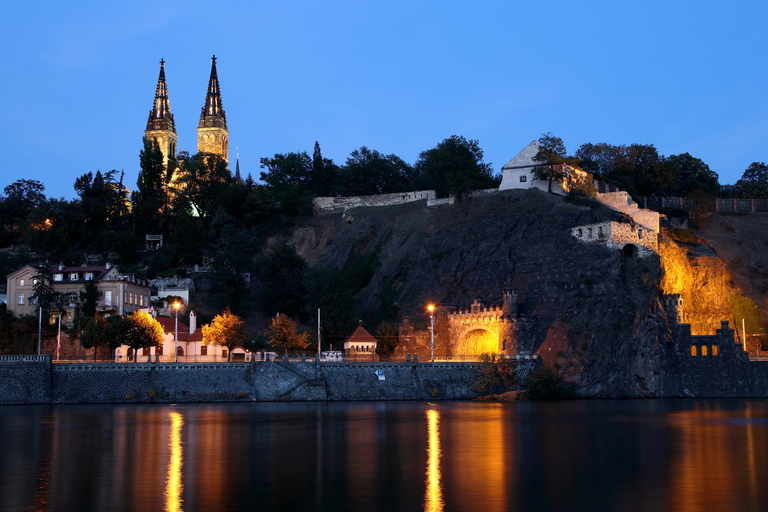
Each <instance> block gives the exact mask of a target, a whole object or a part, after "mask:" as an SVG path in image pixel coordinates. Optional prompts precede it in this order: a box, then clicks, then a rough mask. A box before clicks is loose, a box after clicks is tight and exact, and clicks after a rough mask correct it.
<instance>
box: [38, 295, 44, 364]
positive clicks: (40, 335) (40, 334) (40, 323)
mask: <svg viewBox="0 0 768 512" xmlns="http://www.w3.org/2000/svg"><path fill="white" fill-rule="evenodd" d="M37 303H38V306H39V307H40V319H39V320H38V322H37V355H40V345H41V344H42V342H43V305H42V304H40V297H38V298H37Z"/></svg>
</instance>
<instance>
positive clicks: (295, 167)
mask: <svg viewBox="0 0 768 512" xmlns="http://www.w3.org/2000/svg"><path fill="white" fill-rule="evenodd" d="M261 168H262V169H266V172H262V173H261V181H263V182H264V183H265V184H266V185H267V187H268V188H269V189H270V191H271V192H272V194H273V196H274V198H275V199H276V200H277V201H280V209H281V211H282V212H283V214H285V215H288V216H296V215H300V214H308V213H310V212H311V202H310V200H311V197H312V174H313V172H314V169H313V162H312V159H311V158H310V157H309V155H308V154H307V153H306V152H302V153H286V154H276V155H275V156H274V158H262V159H261Z"/></svg>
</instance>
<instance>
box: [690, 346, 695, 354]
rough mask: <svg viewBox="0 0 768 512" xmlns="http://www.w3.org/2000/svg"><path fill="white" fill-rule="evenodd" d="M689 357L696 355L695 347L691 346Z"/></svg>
mask: <svg viewBox="0 0 768 512" xmlns="http://www.w3.org/2000/svg"><path fill="white" fill-rule="evenodd" d="M691 355H692V356H695V355H696V345H691Z"/></svg>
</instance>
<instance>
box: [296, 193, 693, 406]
mask: <svg viewBox="0 0 768 512" xmlns="http://www.w3.org/2000/svg"><path fill="white" fill-rule="evenodd" d="M619 216H620V214H617V213H616V212H614V211H613V210H610V209H607V208H603V207H599V208H596V209H592V208H589V207H586V206H576V205H573V204H570V203H567V202H564V200H563V199H562V198H561V197H558V196H553V195H549V194H546V193H544V192H539V191H528V190H510V191H504V192H499V193H497V194H491V195H487V196H482V197H477V198H473V199H470V200H465V201H463V202H460V203H458V204H455V205H451V206H443V207H438V208H435V209H430V210H427V209H426V207H425V204H424V202H420V203H415V204H409V205H401V206H395V207H386V208H356V209H353V210H350V211H348V212H347V215H346V218H341V216H338V215H334V216H326V217H318V218H315V219H312V220H311V221H308V222H307V223H306V224H305V225H302V226H300V227H298V228H297V229H295V231H294V232H293V235H292V237H291V240H290V241H291V243H292V244H293V245H295V247H296V249H297V251H298V252H299V254H301V255H302V256H303V257H304V258H305V259H306V260H307V261H308V262H309V264H310V265H311V266H330V267H337V268H341V267H342V266H343V265H344V264H345V263H346V262H347V261H348V260H349V258H350V257H351V256H353V255H355V254H362V253H366V252H369V251H373V250H377V251H378V252H379V259H378V261H379V264H378V266H377V267H376V269H375V272H374V275H373V277H372V279H371V281H370V282H369V284H368V285H367V286H366V288H365V289H364V290H363V291H362V292H360V294H359V295H358V297H357V299H358V300H359V304H358V305H359V311H358V312H359V313H360V315H361V317H362V318H368V319H374V318H376V315H377V312H379V311H380V310H381V307H382V303H381V300H382V292H383V291H384V288H385V284H386V286H388V287H389V288H390V289H392V290H394V292H395V296H396V299H395V300H396V303H397V306H398V307H399V311H400V315H401V316H410V317H411V318H412V319H416V320H417V321H418V320H426V317H427V315H426V311H425V305H426V304H428V303H430V302H435V303H449V304H455V305H457V306H461V307H466V306H467V305H469V304H470V303H471V302H472V300H474V299H475V298H477V297H479V298H480V299H481V300H483V301H484V302H486V303H490V302H493V301H495V300H497V299H498V298H499V297H500V296H501V291H502V289H503V288H505V287H511V288H515V289H516V290H517V291H518V313H519V323H520V328H519V350H520V351H521V352H529V353H532V352H538V353H539V354H541V355H542V358H543V359H544V360H545V361H546V362H550V363H557V364H559V365H560V366H561V367H563V368H564V369H565V371H566V372H567V373H568V375H569V377H570V378H571V379H573V380H575V381H578V382H579V383H580V384H581V385H582V389H583V390H584V391H585V393H587V394H589V395H595V396H605V395H607V396H648V395H662V396H663V395H668V394H676V393H678V392H679V390H677V389H676V388H675V383H674V380H670V379H667V375H666V373H665V371H664V368H665V366H666V365H667V364H668V363H669V358H670V357H674V356H673V354H672V352H673V351H671V350H670V347H671V338H670V335H669V333H670V330H669V327H668V322H667V316H666V312H665V311H664V309H663V307H662V302H661V301H660V282H661V278H662V273H661V267H660V259H659V257H658V256H653V257H649V258H644V259H641V258H631V257H625V256H624V255H623V254H622V252H621V251H619V250H615V249H608V248H605V247H602V246H599V245H593V244H586V243H582V242H579V241H578V240H576V239H575V238H574V237H572V236H571V234H570V231H571V228H573V227H575V226H578V225H583V224H591V223H595V222H603V221H606V220H615V219H618V218H619Z"/></svg>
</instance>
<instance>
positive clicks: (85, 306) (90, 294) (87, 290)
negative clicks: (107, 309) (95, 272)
mask: <svg viewBox="0 0 768 512" xmlns="http://www.w3.org/2000/svg"><path fill="white" fill-rule="evenodd" d="M99 297H101V290H99V288H98V287H97V286H96V281H94V280H93V279H91V280H88V281H86V282H85V286H84V287H83V290H82V291H81V292H80V303H81V309H80V311H81V312H82V313H83V316H84V317H86V318H93V317H95V316H96V302H97V301H98V300H99Z"/></svg>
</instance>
